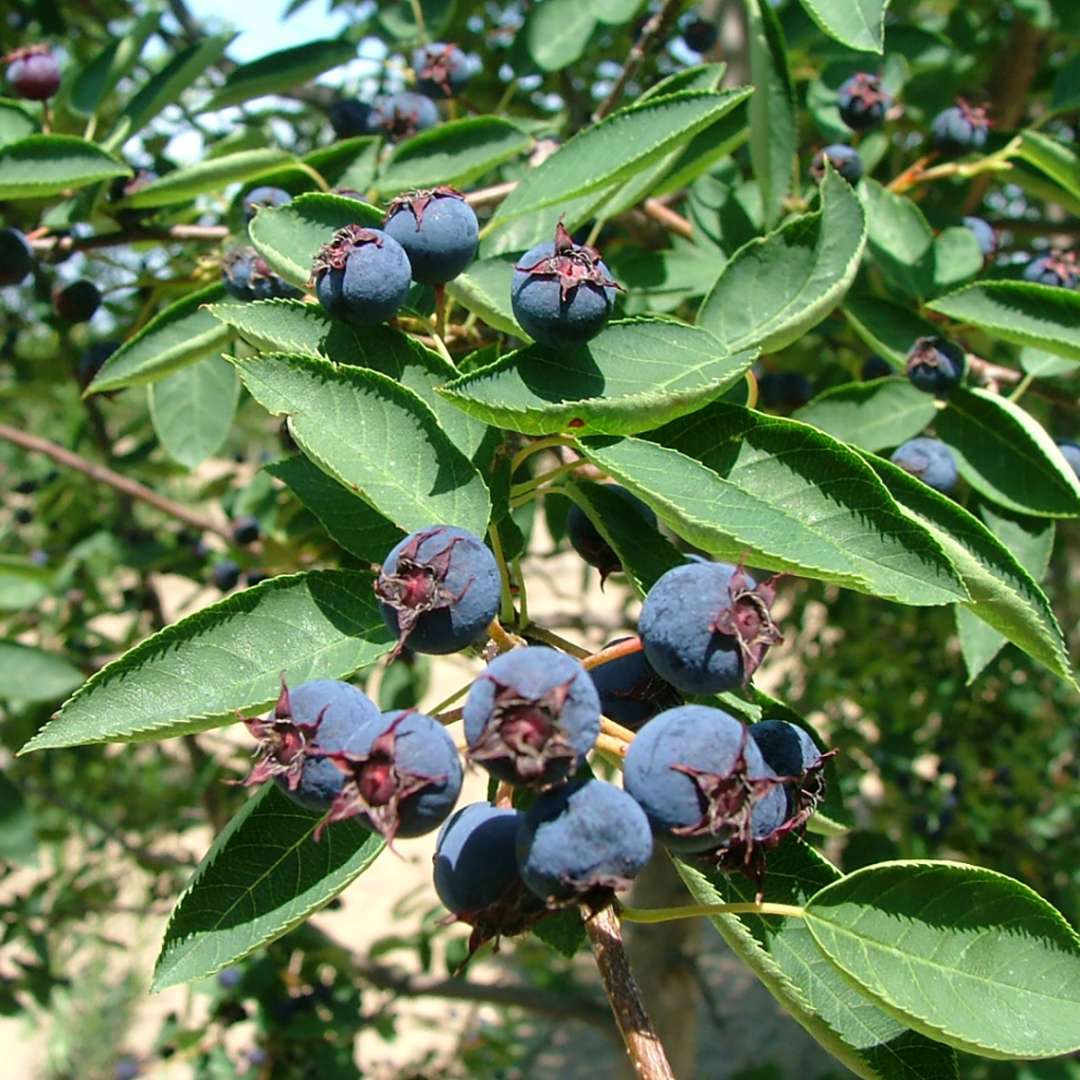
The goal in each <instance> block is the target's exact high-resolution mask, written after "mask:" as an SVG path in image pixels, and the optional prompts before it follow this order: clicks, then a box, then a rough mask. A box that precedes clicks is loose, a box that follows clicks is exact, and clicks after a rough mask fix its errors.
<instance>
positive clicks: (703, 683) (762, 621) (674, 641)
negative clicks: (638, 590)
mask: <svg viewBox="0 0 1080 1080" xmlns="http://www.w3.org/2000/svg"><path fill="white" fill-rule="evenodd" d="M774 596H775V590H774V589H773V587H772V585H771V583H770V582H763V583H761V584H760V585H759V584H758V583H757V582H756V581H755V580H754V579H753V578H752V577H750V575H749V574H747V573H746V571H745V570H743V569H742V568H741V567H734V566H732V565H731V564H730V563H700V562H691V563H686V564H684V565H683V566H676V567H675V568H674V569H671V570H668V571H667V573H665V574H663V575H662V576H661V577H660V578H659V579H658V580H657V581H656V583H655V584H654V585H653V587H652V588H651V589H650V590H649V592H648V595H647V596H646V597H645V603H644V604H643V605H642V608H641V615H640V617H639V619H638V633H639V634H640V635H641V640H642V642H643V643H644V645H645V655H646V656H647V657H648V659H649V663H650V664H652V666H653V668H654V669H655V670H656V672H657V673H658V674H659V675H660V677H661V678H662V679H666V680H667V681H668V682H669V683H671V685H672V686H674V687H675V688H676V689H677V690H681V691H682V692H683V693H684V694H715V693H719V692H720V691H721V690H731V689H733V688H734V687H736V686H740V685H742V684H744V683H746V682H747V681H749V679H750V677H751V676H752V675H753V674H754V672H755V671H756V670H757V668H758V665H759V664H760V663H761V661H762V658H763V657H764V655H765V651H766V649H767V648H768V647H769V645H774V644H776V643H778V642H779V641H781V640H782V638H781V635H780V632H779V630H778V629H777V627H776V624H775V623H774V622H773V620H772V616H771V615H770V613H769V609H770V608H771V606H772V602H773V599H774Z"/></svg>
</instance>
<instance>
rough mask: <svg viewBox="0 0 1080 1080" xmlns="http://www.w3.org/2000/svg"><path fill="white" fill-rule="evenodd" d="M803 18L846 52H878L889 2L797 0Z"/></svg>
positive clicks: (880, 49)
mask: <svg viewBox="0 0 1080 1080" xmlns="http://www.w3.org/2000/svg"><path fill="white" fill-rule="evenodd" d="M801 3H802V6H803V7H804V8H805V9H806V13H807V15H809V16H810V18H811V19H813V20H814V22H816V23H817V24H818V26H820V27H821V29H822V30H824V31H825V33H826V34H828V35H829V37H831V38H834V39H835V40H836V41H839V42H840V44H841V45H846V46H847V47H848V48H849V49H858V50H860V51H862V52H875V53H880V52H881V51H882V49H883V48H884V44H885V9H886V8H887V7H888V6H889V0H801Z"/></svg>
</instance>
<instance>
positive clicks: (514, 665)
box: [463, 645, 600, 787]
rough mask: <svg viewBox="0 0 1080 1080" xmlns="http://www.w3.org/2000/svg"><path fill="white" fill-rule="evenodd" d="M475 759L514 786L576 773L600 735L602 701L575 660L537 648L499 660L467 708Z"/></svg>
mask: <svg viewBox="0 0 1080 1080" xmlns="http://www.w3.org/2000/svg"><path fill="white" fill-rule="evenodd" d="M463 718H464V721H465V738H466V740H467V741H468V744H469V751H468V753H469V757H470V758H471V759H472V760H473V761H476V762H479V763H480V764H481V765H483V767H484V768H485V769H487V770H488V772H490V773H491V774H492V776H495V777H498V779H500V780H506V781H508V782H509V783H512V784H522V785H526V786H529V787H546V786H549V785H551V784H555V783H558V782H559V781H561V780H564V779H565V778H566V777H567V776H569V775H570V774H571V773H573V772H574V771H575V770H576V769H577V767H578V765H579V764H580V762H581V760H582V758H584V756H585V755H586V754H587V753H588V752H589V751H590V750H591V749H592V748H593V745H594V744H595V743H596V738H597V736H598V735H599V734H600V697H599V695H598V694H597V692H596V687H595V686H593V683H592V680H591V679H590V678H589V673H588V672H587V671H586V670H585V668H583V667H582V666H581V663H580V662H579V661H577V660H575V659H574V658H573V657H572V656H567V655H566V654H565V653H561V652H557V651H556V650H555V649H550V648H548V647H547V646H544V645H529V646H526V647H525V648H520V649H513V650H512V651H511V652H508V653H503V654H502V655H501V656H497V657H495V659H494V660H492V661H491V663H490V664H488V666H487V668H486V670H485V671H484V672H483V674H482V675H480V677H479V678H478V679H477V680H476V681H475V682H474V683H473V684H472V687H471V688H470V689H469V696H468V697H467V698H466V699H465V707H464V709H463Z"/></svg>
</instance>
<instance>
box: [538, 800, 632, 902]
mask: <svg viewBox="0 0 1080 1080" xmlns="http://www.w3.org/2000/svg"><path fill="white" fill-rule="evenodd" d="M517 855H518V865H519V866H520V868H521V876H522V879H523V880H524V882H525V884H526V885H527V886H528V887H529V888H530V889H531V890H532V891H533V892H534V893H535V894H536V895H537V896H538V897H540V899H541V900H544V901H546V902H548V903H552V902H555V903H558V902H565V901H569V900H574V899H575V898H577V897H579V896H582V895H584V894H585V893H590V892H593V891H594V890H597V889H625V888H628V887H629V885H630V883H631V881H632V880H633V879H634V878H635V877H637V875H638V874H639V873H640V872H641V871H642V869H643V868H644V866H645V864H646V863H647V862H648V861H649V858H650V857H651V856H652V834H651V831H650V829H649V821H648V819H647V818H646V816H645V814H644V812H643V811H642V809H641V807H640V806H638V804H637V803H636V802H635V801H634V800H633V799H632V798H631V797H630V796H629V795H627V793H626V792H625V791H622V790H620V789H619V788H617V787H615V786H614V785H613V784H608V783H605V782H604V781H603V780H574V781H571V782H570V783H569V784H564V785H562V786H560V787H557V788H554V789H552V790H551V791H547V792H544V793H543V794H542V795H540V796H539V797H538V798H537V800H536V802H534V803H533V805H532V806H531V807H530V808H529V810H528V811H527V812H526V813H525V815H524V816H523V817H522V818H521V819H520V823H519V825H518V834H517Z"/></svg>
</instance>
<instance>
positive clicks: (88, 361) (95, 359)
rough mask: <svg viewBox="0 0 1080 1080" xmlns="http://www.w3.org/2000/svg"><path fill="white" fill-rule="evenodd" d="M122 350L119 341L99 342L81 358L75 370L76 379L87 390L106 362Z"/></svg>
mask: <svg viewBox="0 0 1080 1080" xmlns="http://www.w3.org/2000/svg"><path fill="white" fill-rule="evenodd" d="M118 348H120V343H119V342H118V341H99V342H97V343H96V344H94V345H91V346H90V348H88V349H87V350H86V352H84V353H83V354H82V356H80V357H79V363H78V365H77V367H76V369H75V378H76V379H77V380H78V383H79V385H80V386H81V387H82V388H83V389H84V390H85V389H86V388H87V387H88V386H89V385H90V384H91V383H92V382H93V381H94V379H95V377H96V376H97V373H98V372H99V371H100V370H101V369H102V368H103V367H104V366H105V361H106V360H108V359H109V357H110V356H112V354H113V353H114V352H116V350H117V349H118Z"/></svg>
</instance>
